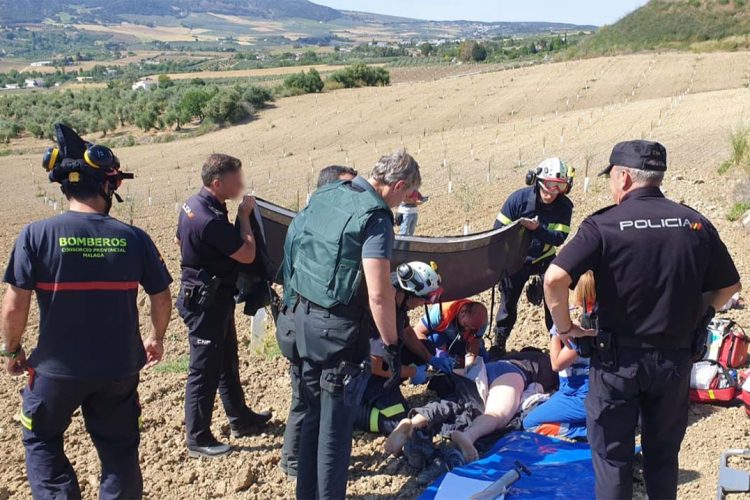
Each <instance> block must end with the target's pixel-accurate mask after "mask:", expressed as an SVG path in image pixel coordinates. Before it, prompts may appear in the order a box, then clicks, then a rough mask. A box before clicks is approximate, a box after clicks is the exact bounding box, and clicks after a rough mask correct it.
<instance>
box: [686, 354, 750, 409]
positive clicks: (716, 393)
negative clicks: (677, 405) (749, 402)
mask: <svg viewBox="0 0 750 500" xmlns="http://www.w3.org/2000/svg"><path fill="white" fill-rule="evenodd" d="M708 365H714V366H715V367H716V375H714V376H713V377H712V378H711V380H710V382H709V383H708V384H705V383H701V382H698V383H697V384H696V379H699V378H700V376H698V377H696V372H697V371H698V370H701V369H707V368H713V367H710V366H708ZM696 385H697V387H699V388H696ZM738 390H739V383H738V381H737V378H736V376H735V375H733V374H732V373H730V372H729V370H727V369H726V368H725V367H723V366H722V365H721V364H720V363H717V362H716V361H712V360H704V361H701V362H698V363H695V364H694V365H693V374H692V376H691V381H690V401H691V402H693V403H722V402H723V403H726V402H729V401H732V400H733V399H735V398H736V397H737V391H738Z"/></svg>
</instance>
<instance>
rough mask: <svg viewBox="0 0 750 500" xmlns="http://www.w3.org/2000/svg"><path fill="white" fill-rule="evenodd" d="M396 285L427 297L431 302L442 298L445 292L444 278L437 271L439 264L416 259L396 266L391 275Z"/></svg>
mask: <svg viewBox="0 0 750 500" xmlns="http://www.w3.org/2000/svg"><path fill="white" fill-rule="evenodd" d="M391 281H392V282H393V284H394V286H396V285H397V286H399V287H400V288H401V289H402V290H404V291H406V292H409V293H412V294H414V295H415V296H417V297H420V298H423V299H426V300H427V301H428V302H430V303H435V302H437V301H438V300H440V296H441V295H442V293H443V287H442V278H441V277H440V274H438V272H437V264H435V263H434V262H432V263H430V264H426V263H424V262H419V261H414V262H406V263H404V264H401V265H399V266H398V267H397V268H396V272H394V273H393V274H392V275H391Z"/></svg>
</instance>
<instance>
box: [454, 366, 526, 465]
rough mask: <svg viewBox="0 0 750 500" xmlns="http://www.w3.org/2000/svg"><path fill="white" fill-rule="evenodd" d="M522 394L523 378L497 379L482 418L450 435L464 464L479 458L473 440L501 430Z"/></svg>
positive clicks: (508, 420)
mask: <svg viewBox="0 0 750 500" xmlns="http://www.w3.org/2000/svg"><path fill="white" fill-rule="evenodd" d="M523 390H524V380H523V377H522V376H521V375H519V374H517V373H506V374H505V375H501V376H500V377H498V378H497V379H496V380H495V381H494V382H492V385H491V386H490V393H489V395H488V396H487V404H486V406H485V409H484V414H482V415H480V416H479V417H477V418H476V419H475V420H474V421H473V422H472V423H471V425H469V427H468V428H467V429H466V430H464V431H453V432H452V433H451V441H453V442H454V443H455V444H456V446H457V447H458V449H459V450H461V453H462V454H463V456H464V458H465V459H466V461H467V462H473V461H474V460H477V459H478V458H479V453H478V452H477V449H476V448H475V447H474V443H475V442H476V440H477V439H479V438H481V437H482V436H486V435H487V434H492V433H493V432H495V431H496V430H499V429H502V428H503V427H505V426H506V425H508V422H510V420H511V419H512V418H513V416H514V415H515V414H516V412H517V411H518V407H519V406H520V404H521V395H522V394H523Z"/></svg>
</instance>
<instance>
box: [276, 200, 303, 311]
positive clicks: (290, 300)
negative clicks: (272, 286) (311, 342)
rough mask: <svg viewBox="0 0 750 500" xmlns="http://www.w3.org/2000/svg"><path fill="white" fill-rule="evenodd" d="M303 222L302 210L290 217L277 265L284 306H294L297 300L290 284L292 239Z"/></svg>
mask: <svg viewBox="0 0 750 500" xmlns="http://www.w3.org/2000/svg"><path fill="white" fill-rule="evenodd" d="M304 222H305V212H304V211H302V212H299V213H298V214H297V215H296V216H295V217H294V219H292V222H291V224H289V229H288V230H287V233H286V239H285V240H284V259H283V260H282V262H281V266H280V267H279V275H280V277H281V280H280V281H281V283H283V285H284V295H283V296H282V297H281V300H282V302H283V303H284V305H285V306H286V307H294V303H295V302H296V301H297V294H296V293H294V290H292V287H291V286H290V282H291V279H292V259H293V258H294V256H293V252H294V243H295V241H294V240H295V239H296V238H298V237H299V236H300V235H301V234H302V228H303V227H304Z"/></svg>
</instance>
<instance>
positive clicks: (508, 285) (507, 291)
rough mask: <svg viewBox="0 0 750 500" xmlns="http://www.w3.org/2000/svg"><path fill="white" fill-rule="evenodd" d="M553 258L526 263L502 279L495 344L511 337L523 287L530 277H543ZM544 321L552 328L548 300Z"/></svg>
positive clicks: (548, 328)
mask: <svg viewBox="0 0 750 500" xmlns="http://www.w3.org/2000/svg"><path fill="white" fill-rule="evenodd" d="M553 258H554V256H553V257H552V258H548V259H545V260H543V261H540V262H537V263H535V264H524V265H523V267H522V268H521V269H519V270H518V271H516V273H515V274H513V275H511V276H507V277H506V278H503V279H502V280H501V281H500V306H499V307H498V309H497V317H496V319H495V327H496V328H495V338H494V343H495V345H497V344H499V343H500V342H501V340H502V339H507V338H508V337H510V333H511V331H512V330H513V327H514V326H515V324H516V320H517V319H518V301H519V299H520V298H521V294H522V293H523V287H524V286H526V283H527V282H528V281H529V278H530V277H532V276H534V275H537V274H538V275H541V276H542V277H543V276H544V273H545V272H547V268H548V267H549V265H550V264H551V263H552V259H553ZM544 322H545V324H546V325H547V330H552V325H553V322H552V315H551V314H550V312H549V309H548V308H547V303H546V302H545V303H544Z"/></svg>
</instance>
